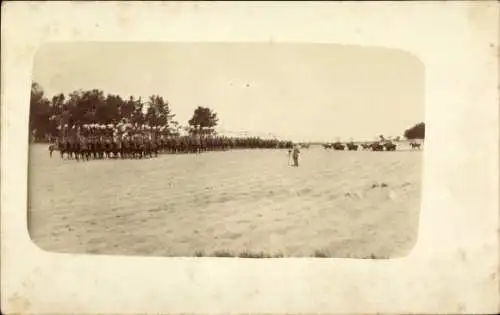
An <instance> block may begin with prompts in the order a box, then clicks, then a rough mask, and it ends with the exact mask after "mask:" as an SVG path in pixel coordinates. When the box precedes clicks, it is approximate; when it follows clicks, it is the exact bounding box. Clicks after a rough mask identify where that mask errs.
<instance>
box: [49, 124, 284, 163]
mask: <svg viewBox="0 0 500 315" xmlns="http://www.w3.org/2000/svg"><path fill="white" fill-rule="evenodd" d="M102 126H103V125H100V126H99V127H97V128H88V127H87V128H85V127H84V128H81V127H80V128H78V127H75V128H67V127H65V128H61V132H60V134H59V136H58V137H57V139H56V141H54V142H53V143H52V144H51V145H50V146H49V152H50V155H51V156H52V153H53V152H54V151H56V150H58V151H59V153H60V155H61V158H67V159H76V160H90V159H105V158H120V159H142V158H152V157H157V156H158V155H159V154H161V153H171V154H176V153H201V152H206V151H221V150H230V149H264V148H267V149H270V148H281V149H286V148H291V147H292V145H293V144H292V142H289V141H278V140H275V139H261V138H256V137H248V138H231V137H220V136H211V135H203V136H202V135H190V136H179V135H175V136H172V135H169V134H168V133H167V132H163V131H164V130H162V129H161V127H160V128H156V127H149V126H140V127H133V128H121V129H120V128H115V127H114V126H111V125H110V126H104V127H102ZM148 127H149V128H148Z"/></svg>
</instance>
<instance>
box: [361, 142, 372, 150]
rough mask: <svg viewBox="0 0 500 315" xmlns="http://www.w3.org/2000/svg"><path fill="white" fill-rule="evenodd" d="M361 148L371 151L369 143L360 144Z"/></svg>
mask: <svg viewBox="0 0 500 315" xmlns="http://www.w3.org/2000/svg"><path fill="white" fill-rule="evenodd" d="M361 147H362V148H363V150H368V149H371V147H372V145H371V144H370V143H362V144H361Z"/></svg>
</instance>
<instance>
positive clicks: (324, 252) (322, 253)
mask: <svg viewBox="0 0 500 315" xmlns="http://www.w3.org/2000/svg"><path fill="white" fill-rule="evenodd" d="M313 257H316V258H328V257H330V253H329V252H328V251H327V250H326V249H322V250H315V251H314V253H313Z"/></svg>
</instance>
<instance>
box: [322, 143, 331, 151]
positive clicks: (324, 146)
mask: <svg viewBox="0 0 500 315" xmlns="http://www.w3.org/2000/svg"><path fill="white" fill-rule="evenodd" d="M323 148H325V150H328V149H331V148H333V145H331V144H329V143H324V144H323Z"/></svg>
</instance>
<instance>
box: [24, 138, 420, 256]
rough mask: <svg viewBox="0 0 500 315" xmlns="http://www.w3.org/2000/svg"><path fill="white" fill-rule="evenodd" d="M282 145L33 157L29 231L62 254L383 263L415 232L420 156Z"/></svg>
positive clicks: (408, 245)
mask: <svg viewBox="0 0 500 315" xmlns="http://www.w3.org/2000/svg"><path fill="white" fill-rule="evenodd" d="M302 152H303V154H302V156H301V166H300V167H299V168H293V167H290V166H288V165H287V161H288V153H287V152H286V150H283V151H279V150H262V151H245V150H243V151H234V152H212V153H207V154H202V155H164V156H161V157H159V158H156V159H148V160H137V161H135V160H123V161H106V160H105V161H90V162H83V163H82V162H76V161H62V160H60V159H59V156H57V155H55V156H54V157H53V158H52V159H49V157H48V151H47V147H46V146H43V145H34V146H32V150H31V152H30V158H31V168H30V179H29V180H30V187H29V188H30V213H29V214H30V215H29V231H30V234H31V237H32V239H33V240H34V241H35V243H36V244H37V245H38V246H40V247H41V248H43V249H45V250H49V251H57V252H73V253H99V254H120V255H143V256H146V255H154V256H191V257H193V256H195V257H241V258H266V257H318V258H321V257H351V258H367V259H369V258H373V259H378V258H390V257H396V256H402V255H406V254H407V253H409V251H410V250H411V249H412V247H413V245H414V243H415V241H416V238H417V229H418V214H419V204H420V179H421V178H420V177H421V167H422V165H421V163H422V161H421V152H361V151H360V152H347V151H346V152H335V151H325V150H323V149H322V148H311V149H309V150H302Z"/></svg>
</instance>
